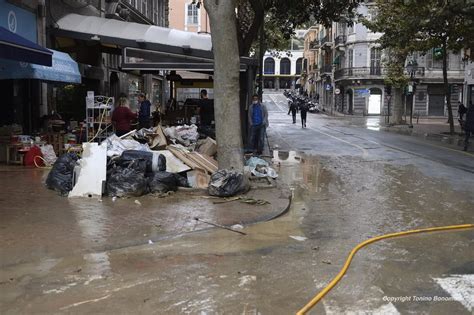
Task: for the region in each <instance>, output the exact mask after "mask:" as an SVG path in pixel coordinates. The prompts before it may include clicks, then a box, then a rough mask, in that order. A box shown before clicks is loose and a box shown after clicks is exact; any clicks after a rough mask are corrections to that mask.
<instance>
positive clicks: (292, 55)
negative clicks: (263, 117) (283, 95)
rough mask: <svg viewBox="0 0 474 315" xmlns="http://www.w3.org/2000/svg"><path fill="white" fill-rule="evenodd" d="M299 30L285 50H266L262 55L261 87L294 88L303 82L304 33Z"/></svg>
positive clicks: (274, 88)
mask: <svg viewBox="0 0 474 315" xmlns="http://www.w3.org/2000/svg"><path fill="white" fill-rule="evenodd" d="M305 34H306V31H303V30H299V31H297V32H296V36H295V38H293V39H291V40H290V43H289V47H288V50H286V51H266V52H265V54H264V56H263V88H264V89H267V90H280V89H295V88H298V87H299V86H300V85H302V84H303V82H302V81H301V80H300V78H301V75H302V74H303V72H304V69H305V67H304V66H305V65H304V64H303V60H304V35H305Z"/></svg>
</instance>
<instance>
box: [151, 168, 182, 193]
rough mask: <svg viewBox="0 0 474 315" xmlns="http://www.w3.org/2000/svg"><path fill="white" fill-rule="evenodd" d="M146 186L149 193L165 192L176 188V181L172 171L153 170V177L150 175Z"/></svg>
mask: <svg viewBox="0 0 474 315" xmlns="http://www.w3.org/2000/svg"><path fill="white" fill-rule="evenodd" d="M148 188H149V190H150V192H151V193H165V192H168V191H176V190H178V181H177V178H176V176H175V174H173V173H168V172H160V171H159V172H155V173H154V174H153V177H150V181H149V182H148Z"/></svg>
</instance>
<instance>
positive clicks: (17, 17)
mask: <svg viewBox="0 0 474 315" xmlns="http://www.w3.org/2000/svg"><path fill="white" fill-rule="evenodd" d="M0 26H2V27H4V28H6V29H7V30H9V31H10V32H12V33H15V34H18V35H20V36H22V37H24V38H26V39H28V40H30V41H32V42H34V43H37V42H38V39H37V34H36V32H37V28H36V15H35V14H34V13H32V12H30V11H27V10H25V9H22V8H20V7H17V6H15V5H12V4H10V3H8V2H7V1H6V0H0Z"/></svg>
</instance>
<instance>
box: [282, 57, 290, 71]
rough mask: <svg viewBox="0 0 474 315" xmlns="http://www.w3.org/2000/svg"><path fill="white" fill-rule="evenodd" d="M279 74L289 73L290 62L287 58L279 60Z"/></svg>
mask: <svg viewBox="0 0 474 315" xmlns="http://www.w3.org/2000/svg"><path fill="white" fill-rule="evenodd" d="M280 74H291V62H290V59H288V58H283V59H282V60H280Z"/></svg>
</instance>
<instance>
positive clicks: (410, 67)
mask: <svg viewBox="0 0 474 315" xmlns="http://www.w3.org/2000/svg"><path fill="white" fill-rule="evenodd" d="M417 70H418V62H416V59H412V60H410V61H408V64H407V71H408V74H409V75H410V84H409V85H408V93H410V94H411V109H410V125H409V126H408V127H409V128H413V107H414V103H415V86H416V85H415V84H416V81H415V80H416V79H415V76H416V71H417Z"/></svg>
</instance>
